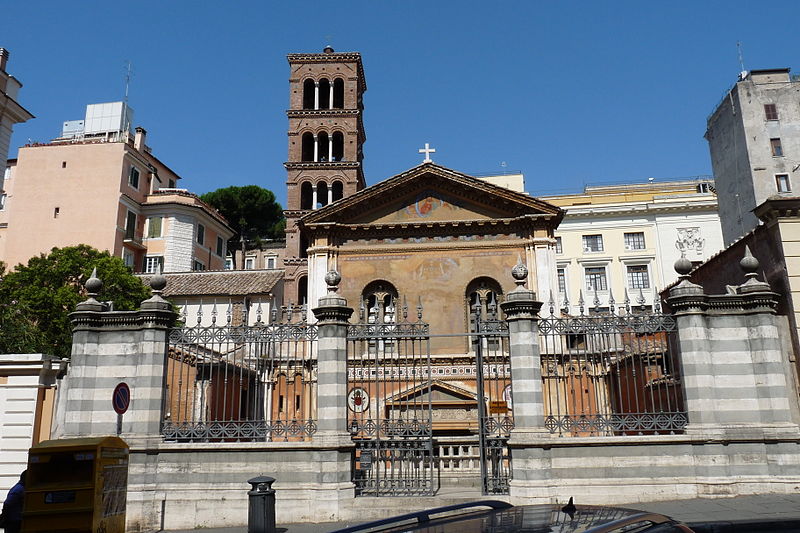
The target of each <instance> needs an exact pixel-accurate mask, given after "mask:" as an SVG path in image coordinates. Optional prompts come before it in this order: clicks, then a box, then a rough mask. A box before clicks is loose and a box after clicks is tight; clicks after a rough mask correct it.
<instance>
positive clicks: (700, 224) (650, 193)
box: [540, 179, 723, 313]
mask: <svg viewBox="0 0 800 533" xmlns="http://www.w3.org/2000/svg"><path fill="white" fill-rule="evenodd" d="M712 190H713V181H711V180H710V179H699V180H676V181H656V180H652V181H649V182H647V183H637V184H624V185H603V186H589V187H586V188H585V189H584V190H583V192H581V193H576V194H564V195H556V196H542V197H540V199H541V200H544V201H546V202H549V203H551V204H554V205H557V206H559V207H561V208H562V209H565V210H566V215H565V216H564V220H563V221H562V222H561V225H560V226H559V227H558V228H557V229H556V232H555V239H556V243H555V249H556V250H555V251H556V286H557V287H558V294H553V299H554V301H556V304H557V305H558V307H559V308H561V309H569V311H570V312H572V313H579V312H580V309H579V308H580V302H581V300H583V303H584V310H585V312H587V313H588V312H590V311H591V310H593V309H596V308H600V309H602V310H604V311H607V310H608V309H609V306H610V305H611V302H610V301H611V299H612V298H613V299H614V306H615V307H616V308H620V307H623V306H624V305H625V296H626V294H627V295H628V298H629V301H630V305H632V306H639V307H641V306H645V307H648V308H649V307H651V306H652V305H653V300H654V298H655V297H657V296H656V295H657V291H658V290H659V289H660V288H663V287H665V286H666V285H667V284H669V283H671V282H673V281H675V279H677V274H676V273H675V271H674V269H673V267H672V265H673V264H674V263H675V261H676V260H677V259H678V258H679V257H681V255H685V256H686V257H687V258H688V259H689V260H690V261H692V262H693V263H696V264H700V263H701V262H702V261H704V260H705V259H707V258H708V257H710V256H711V255H713V254H714V253H716V252H717V251H719V250H721V249H722V247H723V243H722V231H721V226H720V218H719V213H718V211H717V199H716V197H715V195H714V194H713V192H712ZM554 292H555V291H554ZM549 297H550V295H549V294H542V295H540V298H541V299H543V300H544V301H545V302H546V301H547V300H548V299H549Z"/></svg>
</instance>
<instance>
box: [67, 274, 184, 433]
mask: <svg viewBox="0 0 800 533" xmlns="http://www.w3.org/2000/svg"><path fill="white" fill-rule="evenodd" d="M165 285H166V280H165V279H164V277H163V276H160V275H157V276H154V277H153V278H152V279H151V287H152V288H153V297H152V298H150V299H148V300H145V301H144V302H142V304H141V308H140V310H139V311H107V310H105V309H106V308H105V306H104V304H102V303H100V302H98V301H97V300H96V299H95V297H96V296H97V294H98V293H99V291H100V289H101V288H102V282H101V281H100V280H99V279H97V277H96V274H95V273H93V274H92V277H91V278H90V279H89V280H88V281H87V282H86V288H87V290H88V292H89V298H88V299H87V300H86V301H85V302H82V303H80V304H78V305H77V307H76V311H75V312H73V313H71V314H70V319H71V321H72V326H73V341H72V357H71V360H70V366H69V371H68V373H67V375H66V377H65V378H64V380H63V385H62V390H61V393H60V398H59V405H58V406H57V408H56V421H55V423H54V431H53V433H54V437H56V438H58V437H86V436H99V435H115V434H117V432H118V422H119V420H118V416H117V413H116V412H115V411H114V408H113V404H112V394H113V392H114V389H115V387H116V386H117V385H118V384H120V383H121V382H124V383H126V384H127V385H128V387H129V388H130V402H129V407H128V410H127V411H126V412H125V413H124V414H123V415H122V425H121V427H120V428H119V429H121V432H120V436H121V437H122V438H124V439H126V440H128V441H129V442H130V441H131V439H138V438H142V439H146V438H152V437H158V436H159V435H160V428H161V417H162V406H163V398H164V387H165V383H164V379H165V361H166V350H167V336H168V333H169V327H170V325H171V324H172V321H173V320H174V317H175V315H174V313H173V312H172V306H171V305H170V303H169V302H167V301H166V300H164V299H163V298H162V297H161V291H162V290H163V288H164V286H165Z"/></svg>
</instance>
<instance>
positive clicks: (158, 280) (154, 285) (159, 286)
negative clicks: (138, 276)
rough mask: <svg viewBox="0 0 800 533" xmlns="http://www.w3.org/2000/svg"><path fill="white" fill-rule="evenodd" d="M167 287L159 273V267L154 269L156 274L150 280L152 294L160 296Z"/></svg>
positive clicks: (163, 277)
mask: <svg viewBox="0 0 800 533" xmlns="http://www.w3.org/2000/svg"><path fill="white" fill-rule="evenodd" d="M166 286H167V278H166V277H165V276H164V274H162V273H161V265H158V266H157V267H156V273H155V274H154V275H153V276H152V277H151V278H150V289H151V290H152V291H153V294H161V293H162V292H163V291H164V288H165V287H166Z"/></svg>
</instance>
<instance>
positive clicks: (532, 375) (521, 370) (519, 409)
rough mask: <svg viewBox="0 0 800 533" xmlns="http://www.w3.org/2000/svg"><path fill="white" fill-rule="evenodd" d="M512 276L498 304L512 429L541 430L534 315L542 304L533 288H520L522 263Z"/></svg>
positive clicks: (524, 272)
mask: <svg viewBox="0 0 800 533" xmlns="http://www.w3.org/2000/svg"><path fill="white" fill-rule="evenodd" d="M512 275H513V276H514V279H515V281H516V283H517V288H516V289H514V290H513V291H511V292H509V293H508V295H507V296H506V299H505V301H504V302H503V303H501V304H500V307H501V309H502V310H503V312H504V313H505V316H506V320H507V321H508V340H509V350H510V352H511V353H510V357H511V390H512V394H513V398H512V402H513V403H512V406H513V410H514V428H515V429H514V432H515V433H542V432H545V426H544V400H543V396H542V367H541V356H540V351H539V327H538V316H537V315H538V313H539V309H540V308H541V307H542V303H541V302H538V301H536V294H535V293H534V292H533V291H531V290H527V289H525V288H524V283H525V279H526V278H527V276H528V269H527V268H525V266H524V265H522V264H521V263H520V264H518V265H517V266H515V267H514V270H513V271H512Z"/></svg>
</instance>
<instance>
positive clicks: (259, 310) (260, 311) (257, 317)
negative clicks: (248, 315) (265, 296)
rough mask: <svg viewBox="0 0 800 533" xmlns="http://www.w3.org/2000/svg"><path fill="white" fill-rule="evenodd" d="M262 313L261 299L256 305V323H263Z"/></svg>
mask: <svg viewBox="0 0 800 533" xmlns="http://www.w3.org/2000/svg"><path fill="white" fill-rule="evenodd" d="M261 313H262V310H261V302H260V301H259V302H258V305H257V306H256V324H261Z"/></svg>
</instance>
